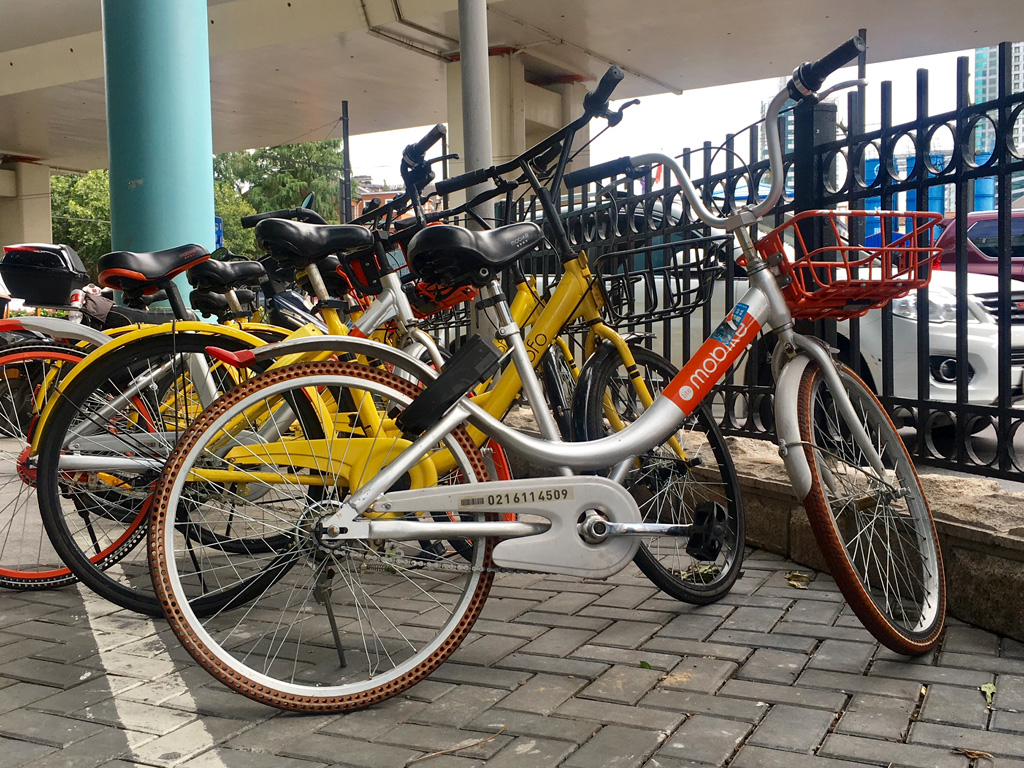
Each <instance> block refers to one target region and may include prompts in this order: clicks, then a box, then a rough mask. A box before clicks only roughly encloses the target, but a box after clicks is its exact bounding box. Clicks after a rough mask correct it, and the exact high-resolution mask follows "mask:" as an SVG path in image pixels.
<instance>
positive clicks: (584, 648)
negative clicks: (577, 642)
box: [572, 644, 680, 672]
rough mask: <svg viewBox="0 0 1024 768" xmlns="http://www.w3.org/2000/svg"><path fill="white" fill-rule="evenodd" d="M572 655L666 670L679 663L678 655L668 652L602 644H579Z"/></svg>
mask: <svg viewBox="0 0 1024 768" xmlns="http://www.w3.org/2000/svg"><path fill="white" fill-rule="evenodd" d="M572 656H573V657H574V658H575V657H579V658H582V659H593V660H595V661H602V662H608V663H611V664H628V665H630V666H633V667H639V666H643V665H644V664H647V665H650V667H651V669H660V670H661V671H663V672H667V671H668V670H670V669H672V667H674V666H675V665H676V664H678V663H679V658H680V657H679V656H678V655H676V654H668V653H654V652H652V651H646V650H633V649H630V648H612V647H609V646H602V645H590V644H587V645H581V646H580V647H579V648H577V649H576V650H575V651H573V653H572Z"/></svg>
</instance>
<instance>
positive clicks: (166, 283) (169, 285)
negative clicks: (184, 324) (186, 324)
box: [156, 279, 193, 320]
mask: <svg viewBox="0 0 1024 768" xmlns="http://www.w3.org/2000/svg"><path fill="white" fill-rule="evenodd" d="M156 286H157V287H158V288H162V289H163V290H165V291H167V303H168V304H170V305H171V312H172V313H174V318H175V319H176V320H191V319H192V318H193V314H192V312H191V310H189V308H188V307H186V306H185V302H184V301H182V299H181V294H180V293H179V292H178V286H176V285H175V284H174V280H167V279H165V280H161V281H160V282H158V283H156Z"/></svg>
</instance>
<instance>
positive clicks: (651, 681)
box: [580, 665, 662, 704]
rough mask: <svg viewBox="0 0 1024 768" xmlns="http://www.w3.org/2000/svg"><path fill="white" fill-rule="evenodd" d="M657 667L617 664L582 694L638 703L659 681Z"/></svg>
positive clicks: (659, 675)
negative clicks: (646, 667)
mask: <svg viewBox="0 0 1024 768" xmlns="http://www.w3.org/2000/svg"><path fill="white" fill-rule="evenodd" d="M661 677H662V674H661V672H659V671H658V670H656V669H643V668H641V667H629V666H625V665H616V666H614V667H612V668H611V669H609V670H608V671H607V672H605V673H604V674H603V675H601V676H600V677H599V678H597V680H595V681H594V682H592V683H591V684H590V685H588V686H587V687H586V688H585V689H584V690H583V691H582V692H581V693H580V696H582V697H584V698H588V699H598V700H599V701H610V702H612V703H620V704H636V703H637V702H638V701H640V699H641V698H643V696H644V694H646V693H647V692H648V691H649V690H651V688H653V687H654V686H655V684H656V683H658V680H659V679H661Z"/></svg>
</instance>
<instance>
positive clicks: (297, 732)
mask: <svg viewBox="0 0 1024 768" xmlns="http://www.w3.org/2000/svg"><path fill="white" fill-rule="evenodd" d="M391 701H402V702H403V711H404V707H408V706H409V704H410V702H409V701H408V700H396V699H392V700H391ZM391 701H388V702H385V703H384V704H382V707H385V708H387V707H390V706H393V705H392V704H391ZM420 706H426V705H424V704H420ZM377 711H378V708H377V707H375V708H373V709H372V710H364V711H360V712H353V713H352V714H350V715H345V716H343V717H328V718H324V717H275V718H274V720H273V722H272V723H270V724H269V725H268V726H266V727H260V728H250V729H249V730H247V731H244V732H242V733H240V734H238V735H237V736H233V737H231V738H229V739H228V741H227V742H226V744H225V745H224V746H227V747H229V748H231V749H233V750H238V751H240V752H264V753H267V754H272V755H273V754H282V753H283V750H284V749H286V748H287V747H289V746H290V745H292V744H300V743H303V742H305V741H306V740H307V739H309V738H310V737H311V736H312V735H313V733H314V731H316V730H317V729H319V728H324V729H325V730H326V729H327V728H328V727H329V726H331V725H334V724H336V723H337V724H343V723H344V722H345V721H346V720H347V719H348V718H349V717H357V716H358V717H359V718H360V722H366V719H365V718H370V719H371V720H370V722H371V725H369V726H368V733H367V738H372V737H373V736H376V735H377V734H376V733H374V728H373V725H372V723H373V722H374V720H373V719H372V718H373V717H375V715H374V714H373V713H376V712H377ZM386 719H388V720H390V717H388V718H386ZM395 722H397V720H395V721H394V722H389V723H388V726H387V728H383V729H382V730H385V731H386V730H388V729H389V728H391V727H393V726H394V725H395Z"/></svg>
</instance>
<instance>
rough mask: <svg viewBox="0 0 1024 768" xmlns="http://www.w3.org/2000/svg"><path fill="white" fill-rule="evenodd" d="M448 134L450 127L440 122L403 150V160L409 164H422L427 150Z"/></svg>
mask: <svg viewBox="0 0 1024 768" xmlns="http://www.w3.org/2000/svg"><path fill="white" fill-rule="evenodd" d="M447 135H448V129H447V128H446V127H445V126H444V125H443V124H442V123H438V124H437V125H435V126H434V127H433V128H431V129H430V130H429V131H428V132H427V135H426V136H424V137H423V138H422V139H420V140H419V141H417V142H415V143H413V144H409V145H407V146H406V148H405V151H404V152H402V160H404V161H405V162H406V163H408V164H409V165H422V164H423V158H424V156H425V155H426V154H427V150H428V149H430V148H431V147H432V146H434V145H435V144H437V142H439V141H440V140H441V139H442V138H443V137H444V136H447Z"/></svg>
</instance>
